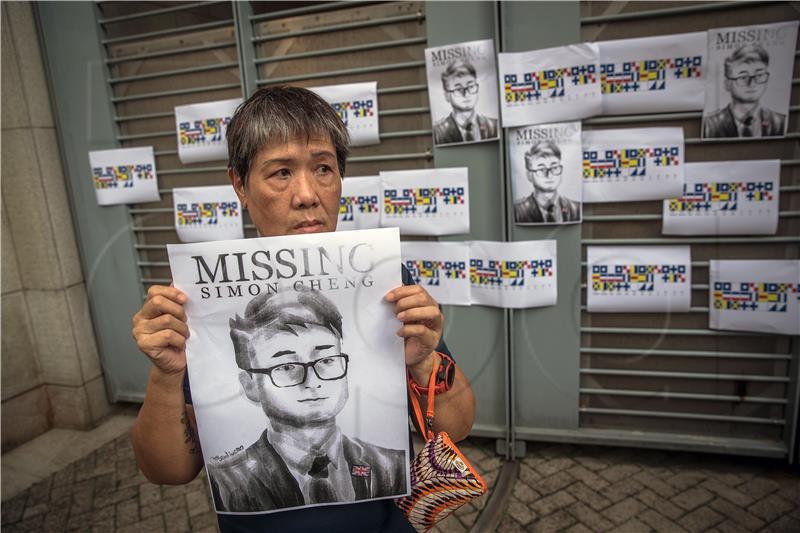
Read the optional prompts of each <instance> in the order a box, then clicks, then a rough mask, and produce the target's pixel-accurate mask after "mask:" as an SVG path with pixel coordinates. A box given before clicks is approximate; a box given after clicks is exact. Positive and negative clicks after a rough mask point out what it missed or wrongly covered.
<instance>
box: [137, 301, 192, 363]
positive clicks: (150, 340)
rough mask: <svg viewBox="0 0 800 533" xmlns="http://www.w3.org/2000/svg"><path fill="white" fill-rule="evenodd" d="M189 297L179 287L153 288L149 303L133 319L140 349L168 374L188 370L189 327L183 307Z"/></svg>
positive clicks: (145, 303) (146, 302)
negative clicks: (187, 340)
mask: <svg viewBox="0 0 800 533" xmlns="http://www.w3.org/2000/svg"><path fill="white" fill-rule="evenodd" d="M185 303H186V295H185V294H184V293H182V292H181V291H179V290H178V289H176V288H175V287H164V286H162V285H152V286H151V287H150V289H148V291H147V300H146V301H145V302H144V305H143V306H142V308H141V309H140V310H139V312H138V313H136V314H135V315H133V338H134V339H136V344H137V345H138V346H139V349H140V350H141V351H142V352H143V353H144V354H145V355H146V356H147V357H149V358H150V360H151V361H152V362H153V364H154V365H155V366H156V367H157V368H158V369H159V370H161V371H162V372H164V373H166V374H176V373H178V372H182V371H183V370H184V369H185V368H186V339H187V338H188V337H189V327H188V326H187V325H186V312H185V311H184V309H183V304H185Z"/></svg>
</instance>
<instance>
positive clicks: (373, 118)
mask: <svg viewBox="0 0 800 533" xmlns="http://www.w3.org/2000/svg"><path fill="white" fill-rule="evenodd" d="M309 90H311V91H314V92H315V93H317V94H318V95H320V96H321V97H322V98H323V100H325V101H326V102H328V103H329V104H331V106H333V110H334V111H336V114H337V115H339V118H341V119H342V122H344V125H345V126H347V131H348V133H350V145H351V146H368V145H370V144H378V143H379V142H381V139H380V136H379V131H378V82H377V81H367V82H364V83H345V84H342V85H326V86H324V87H309Z"/></svg>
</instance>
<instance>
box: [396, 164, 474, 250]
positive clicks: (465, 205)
mask: <svg viewBox="0 0 800 533" xmlns="http://www.w3.org/2000/svg"><path fill="white" fill-rule="evenodd" d="M381 197H382V198H383V209H382V211H381V226H383V227H398V228H400V233H401V234H403V235H450V234H455V233H469V178H468V175H467V168H466V167H458V168H430V169H421V170H399V171H390V172H381Z"/></svg>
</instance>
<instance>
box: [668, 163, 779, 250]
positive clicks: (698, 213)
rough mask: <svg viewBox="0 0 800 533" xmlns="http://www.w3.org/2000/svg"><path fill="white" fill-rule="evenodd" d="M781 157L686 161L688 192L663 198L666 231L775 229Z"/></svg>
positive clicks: (704, 232) (728, 232)
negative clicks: (749, 159) (746, 159)
mask: <svg viewBox="0 0 800 533" xmlns="http://www.w3.org/2000/svg"><path fill="white" fill-rule="evenodd" d="M780 173H781V162H780V160H778V159H770V160H751V161H713V162H706V163H686V165H685V167H684V178H685V180H686V182H685V184H684V186H683V195H682V196H680V197H677V198H670V199H668V200H664V211H663V213H664V216H663V219H664V225H663V230H662V232H663V233H664V235H774V234H775V233H776V232H777V231H778V205H779V200H780Z"/></svg>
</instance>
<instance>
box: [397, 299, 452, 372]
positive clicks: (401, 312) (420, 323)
mask: <svg viewBox="0 0 800 533" xmlns="http://www.w3.org/2000/svg"><path fill="white" fill-rule="evenodd" d="M386 300H387V301H388V302H391V303H394V312H395V314H396V315H397V319H398V320H399V321H400V322H402V323H403V327H401V328H400V329H399V330H398V331H397V335H398V336H400V337H403V339H404V340H405V353H406V366H407V367H408V369H409V371H411V374H412V376H414V380H415V381H417V383H421V384H426V385H427V376H429V375H430V372H431V369H432V366H433V358H432V357H431V355H432V354H433V352H434V350H436V346H438V345H439V339H441V338H442V324H443V322H444V318H443V316H442V312H441V310H440V309H439V305H438V304H437V303H436V300H434V299H433V297H432V296H431V295H430V294H428V291H426V290H425V289H424V288H422V287H420V286H419V285H407V286H402V287H397V288H396V289H393V290H391V291H389V292H388V293H386Z"/></svg>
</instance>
